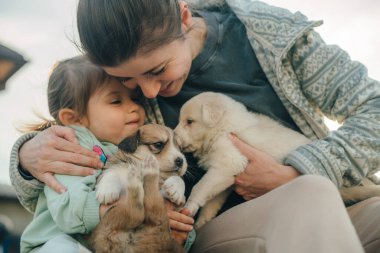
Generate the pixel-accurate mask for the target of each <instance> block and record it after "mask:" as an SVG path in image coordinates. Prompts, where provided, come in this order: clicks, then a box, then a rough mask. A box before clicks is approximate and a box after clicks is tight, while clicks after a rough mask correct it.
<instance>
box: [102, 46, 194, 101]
mask: <svg viewBox="0 0 380 253" xmlns="http://www.w3.org/2000/svg"><path fill="white" fill-rule="evenodd" d="M192 51H193V50H192V49H191V45H190V43H189V40H188V39H177V40H175V41H173V42H171V43H170V44H167V45H164V46H161V47H160V48H158V49H156V50H153V51H151V52H149V53H146V54H139V53H138V54H137V56H135V57H133V58H131V59H129V60H127V61H126V62H123V63H122V64H120V65H118V66H116V67H104V70H105V71H106V72H107V73H108V74H110V75H111V76H114V77H117V78H118V79H119V80H120V81H121V82H122V83H123V84H124V85H125V86H126V87H127V88H130V89H135V88H136V87H140V89H141V91H142V92H143V93H144V96H145V97H147V98H155V97H156V96H157V95H160V96H162V97H172V96H175V95H177V94H178V93H179V91H180V90H181V89H182V86H183V83H184V82H185V80H186V78H187V76H188V74H189V71H190V67H191V62H192V59H193V53H192Z"/></svg>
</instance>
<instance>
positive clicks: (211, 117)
mask: <svg viewBox="0 0 380 253" xmlns="http://www.w3.org/2000/svg"><path fill="white" fill-rule="evenodd" d="M201 110H202V121H203V122H204V123H205V124H206V125H207V126H208V127H214V126H216V124H217V123H218V122H219V121H220V120H221V118H222V116H223V114H224V109H222V107H221V106H220V105H217V104H216V103H208V104H203V105H202V107H201Z"/></svg>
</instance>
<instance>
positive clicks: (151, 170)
mask: <svg viewBox="0 0 380 253" xmlns="http://www.w3.org/2000/svg"><path fill="white" fill-rule="evenodd" d="M159 168H160V166H159V164H158V161H157V159H156V158H155V157H154V156H153V155H148V156H146V157H145V159H144V161H143V163H142V168H141V169H142V174H143V175H158V174H159Z"/></svg>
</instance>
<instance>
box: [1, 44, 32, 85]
mask: <svg viewBox="0 0 380 253" xmlns="http://www.w3.org/2000/svg"><path fill="white" fill-rule="evenodd" d="M26 62H27V61H26V60H25V59H24V57H23V56H22V55H20V54H19V53H17V52H15V51H13V50H11V49H9V48H7V47H5V46H3V45H1V44H0V90H4V89H5V83H6V82H7V80H8V79H9V78H10V77H11V76H12V75H13V74H14V73H16V71H17V70H19V69H20V68H21V67H22V66H24V64H25V63H26Z"/></svg>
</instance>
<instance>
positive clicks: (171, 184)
mask: <svg viewBox="0 0 380 253" xmlns="http://www.w3.org/2000/svg"><path fill="white" fill-rule="evenodd" d="M161 194H162V196H164V198H166V199H168V200H170V202H173V203H175V204H176V205H177V206H182V205H183V204H185V201H186V197H185V182H184V181H183V180H182V178H180V177H179V176H172V177H169V178H168V179H166V180H165V182H164V184H163V185H162V186H161Z"/></svg>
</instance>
